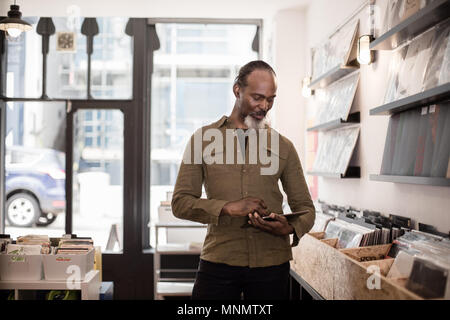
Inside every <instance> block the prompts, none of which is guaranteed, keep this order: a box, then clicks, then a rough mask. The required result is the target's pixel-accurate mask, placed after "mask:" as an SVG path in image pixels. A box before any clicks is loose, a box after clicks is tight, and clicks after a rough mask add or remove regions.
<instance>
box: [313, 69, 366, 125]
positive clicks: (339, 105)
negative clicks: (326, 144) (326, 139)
mask: <svg viewBox="0 0 450 320" xmlns="http://www.w3.org/2000/svg"><path fill="white" fill-rule="evenodd" d="M359 77H360V73H359V70H357V71H355V72H352V73H351V74H349V75H347V76H345V77H344V78H342V79H339V80H338V81H336V82H335V83H333V84H331V85H330V86H329V87H327V88H324V89H322V90H323V95H321V96H320V97H318V103H319V106H318V111H317V116H316V119H317V120H316V122H317V124H316V125H319V124H323V123H326V122H329V121H333V120H337V119H342V120H347V118H348V114H349V113H350V109H351V107H352V103H353V100H354V98H355V94H356V90H357V87H358V82H359Z"/></svg>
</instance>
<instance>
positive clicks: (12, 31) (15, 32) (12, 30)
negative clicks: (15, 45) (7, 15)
mask: <svg viewBox="0 0 450 320" xmlns="http://www.w3.org/2000/svg"><path fill="white" fill-rule="evenodd" d="M6 31H7V32H8V35H9V36H10V37H12V38H17V37H18V36H20V34H21V33H22V30H20V29H17V28H8V29H6Z"/></svg>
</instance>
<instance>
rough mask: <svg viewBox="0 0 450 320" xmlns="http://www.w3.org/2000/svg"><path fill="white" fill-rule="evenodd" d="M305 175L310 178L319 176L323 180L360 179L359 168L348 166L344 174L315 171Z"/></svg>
mask: <svg viewBox="0 0 450 320" xmlns="http://www.w3.org/2000/svg"><path fill="white" fill-rule="evenodd" d="M306 174H308V175H311V176H320V177H325V178H335V179H354V178H361V168H360V167H354V166H349V167H347V170H346V171H345V174H342V173H333V172H316V171H308V172H306Z"/></svg>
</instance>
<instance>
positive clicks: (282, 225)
mask: <svg viewBox="0 0 450 320" xmlns="http://www.w3.org/2000/svg"><path fill="white" fill-rule="evenodd" d="M248 216H249V218H250V220H249V223H251V224H252V225H253V226H255V227H257V228H259V229H261V230H263V231H266V232H269V233H272V234H274V235H277V236H285V235H288V234H291V233H293V232H294V227H293V226H292V225H290V224H289V222H288V221H287V219H286V217H284V216H283V215H282V214H276V213H273V212H272V213H271V214H270V215H269V217H270V218H273V219H275V221H265V220H263V218H261V216H260V215H259V214H258V213H257V212H255V213H253V214H252V213H250V214H249V215H248Z"/></svg>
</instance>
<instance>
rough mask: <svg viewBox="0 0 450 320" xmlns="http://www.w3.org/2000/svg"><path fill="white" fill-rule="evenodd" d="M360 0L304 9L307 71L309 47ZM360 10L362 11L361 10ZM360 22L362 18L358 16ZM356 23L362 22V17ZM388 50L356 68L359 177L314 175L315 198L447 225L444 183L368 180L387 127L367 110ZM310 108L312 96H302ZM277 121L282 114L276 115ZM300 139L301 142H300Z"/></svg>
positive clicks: (448, 198) (321, 2) (376, 97)
mask: <svg viewBox="0 0 450 320" xmlns="http://www.w3.org/2000/svg"><path fill="white" fill-rule="evenodd" d="M363 2H366V1H362V0H340V1H330V0H314V1H313V2H311V4H310V6H309V7H308V9H307V11H306V38H307V39H308V46H307V47H305V48H304V49H305V51H306V52H305V56H306V57H307V59H308V60H307V64H308V67H307V70H308V71H309V59H310V47H311V46H312V45H315V44H317V43H318V42H320V41H322V40H324V38H326V37H327V36H328V35H329V34H330V33H331V32H332V31H333V30H334V29H335V28H336V27H337V26H338V25H339V24H340V23H341V22H343V21H344V20H345V18H346V17H347V16H350V15H351V14H352V13H353V12H354V11H355V9H357V8H358V7H359V6H360V5H361V4H362V3H363ZM363 15H364V12H363ZM364 22H365V21H364ZM361 27H362V28H366V26H365V25H364V23H363V24H362V25H361ZM390 55H391V53H390V52H383V53H381V54H378V56H377V60H376V62H375V63H373V64H372V65H370V66H363V67H362V68H361V78H360V85H359V88H358V91H357V93H356V98H355V101H354V104H353V106H352V112H353V111H358V110H359V111H360V112H361V134H360V138H359V141H358V146H357V148H356V152H357V157H356V158H355V159H353V160H352V161H355V164H356V165H359V166H360V167H361V178H360V179H341V180H339V179H331V178H319V198H320V199H322V200H324V201H327V202H330V203H334V204H338V205H352V206H354V207H357V208H364V209H371V210H377V211H381V212H383V213H384V214H398V215H401V216H409V217H412V218H413V219H414V220H415V221H416V222H422V223H427V224H431V225H434V226H436V227H437V228H438V230H440V231H441V232H448V231H449V230H450V214H449V213H450V212H449V211H450V188H448V187H434V186H420V185H412V184H396V183H389V182H376V181H370V180H369V175H370V174H379V172H380V167H381V160H382V156H383V150H384V143H385V138H386V133H387V125H388V121H389V117H388V116H369V110H370V109H372V108H374V107H376V106H378V105H380V104H382V99H383V96H384V92H385V85H386V78H387V67H388V64H389V59H390ZM307 104H308V113H307V114H311V113H313V110H311V109H312V108H313V105H312V99H311V100H309V101H308V102H307ZM281 121H283V120H281ZM300 144H301V143H300Z"/></svg>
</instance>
